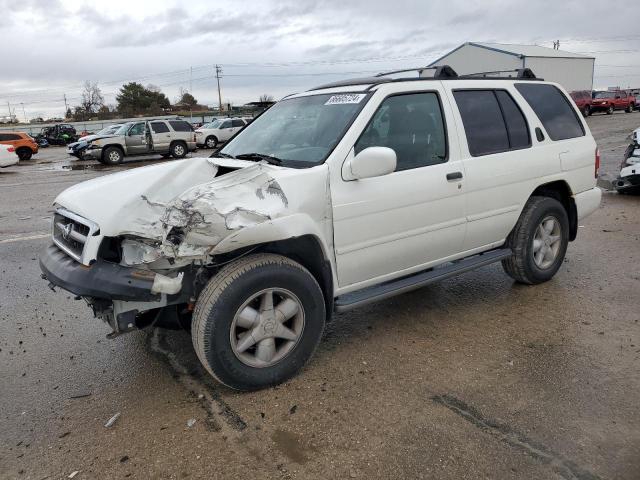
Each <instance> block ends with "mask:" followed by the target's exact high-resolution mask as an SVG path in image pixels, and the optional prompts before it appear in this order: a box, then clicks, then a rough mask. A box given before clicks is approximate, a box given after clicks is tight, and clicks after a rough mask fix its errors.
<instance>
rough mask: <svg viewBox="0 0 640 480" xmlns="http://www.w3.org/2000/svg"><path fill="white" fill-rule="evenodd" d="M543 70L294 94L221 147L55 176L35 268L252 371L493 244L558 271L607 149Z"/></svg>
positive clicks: (527, 269) (527, 264)
mask: <svg viewBox="0 0 640 480" xmlns="http://www.w3.org/2000/svg"><path fill="white" fill-rule="evenodd" d="M530 76H531V73H530V72H529V73H527V74H526V75H525V74H520V76H519V77H518V78H507V77H505V78H501V79H487V78H469V77H457V76H456V75H455V72H453V70H452V69H451V68H449V67H447V68H446V69H445V68H444V67H438V70H437V71H436V75H434V77H433V78H424V79H416V78H410V79H395V80H393V81H391V79H390V78H389V77H385V76H378V77H374V78H371V79H355V80H350V81H343V82H336V83H333V84H329V85H323V86H320V87H317V88H315V89H312V90H309V91H306V92H303V93H298V94H294V95H291V96H289V97H286V98H285V99H284V100H282V101H280V102H278V103H276V104H275V105H274V106H273V107H271V108H270V109H269V110H267V111H266V112H265V113H263V114H262V115H261V116H259V117H258V118H256V119H255V120H254V121H253V122H252V123H251V124H250V125H248V126H247V127H246V128H245V129H243V130H242V131H241V132H240V133H238V134H237V135H236V136H235V137H233V139H232V140H231V141H229V142H228V143H227V144H226V145H225V146H224V148H222V149H221V150H220V151H219V152H215V153H214V154H213V155H212V157H211V158H192V159H189V160H188V161H186V160H185V161H177V162H168V163H164V164H160V165H154V166H151V167H147V168H141V169H135V170H129V171H126V172H121V173H117V174H114V175H110V176H103V177H100V178H96V179H93V180H90V181H88V182H84V183H81V184H78V185H75V186H73V187H71V188H69V189H67V190H65V191H64V192H62V193H61V194H60V195H59V196H58V197H57V198H56V199H55V213H54V219H53V226H54V228H53V244H52V245H51V246H49V247H48V248H47V250H46V251H45V252H44V253H43V254H42V256H41V257H40V267H41V269H42V271H43V273H44V276H45V278H47V279H48V280H49V282H50V283H51V284H52V285H58V286H60V287H61V288H63V289H65V290H68V291H70V292H72V293H73V294H74V295H77V296H80V297H83V298H84V299H85V300H86V301H87V302H88V303H89V304H90V305H91V306H92V308H93V312H94V313H95V314H96V315H97V316H98V317H99V318H101V319H103V320H104V321H106V322H107V323H108V325H109V326H110V327H111V328H112V329H113V334H112V335H119V334H122V333H124V332H128V331H132V330H135V329H138V328H144V327H146V326H149V325H154V326H166V327H170V326H173V327H174V328H180V326H181V325H184V326H187V327H188V326H189V325H190V328H191V335H192V339H193V345H194V348H195V351H196V353H197V355H198V358H199V359H200V361H201V362H202V364H203V365H204V367H205V368H206V370H207V371H208V372H209V373H210V374H211V375H213V376H214V377H215V378H217V379H218V380H219V381H220V382H222V383H224V384H226V385H228V386H230V387H231V388H235V389H239V390H252V389H258V388H263V387H267V386H271V385H274V384H277V383H280V382H283V381H285V380H287V379H288V378H290V377H292V376H293V375H294V374H295V373H296V372H297V371H298V370H299V369H300V368H301V367H302V366H303V365H304V364H305V363H306V362H307V360H309V358H310V357H311V355H312V353H313V351H314V350H315V348H316V346H317V345H318V343H319V342H320V339H321V337H322V332H323V330H324V327H325V323H326V322H327V321H328V320H329V319H330V317H331V314H332V312H333V311H338V312H342V311H347V310H349V309H352V308H355V307H358V306H361V305H365V304H367V303H370V302H374V301H378V300H382V299H385V298H388V297H390V296H392V295H396V294H400V293H404V292H407V291H410V290H413V289H416V288H419V287H421V286H424V285H426V284H429V283H432V282H435V281H438V280H441V279H444V278H449V277H452V276H454V275H458V274H462V273H464V272H468V271H469V270H472V269H475V268H478V267H481V266H484V265H488V264H491V263H494V262H502V266H503V268H504V270H505V271H506V273H507V274H508V275H510V276H511V277H512V278H513V279H515V280H516V281H517V282H520V283H524V284H538V283H542V282H546V281H548V280H550V279H551V278H553V276H554V275H555V274H556V272H557V271H558V269H560V268H561V266H562V265H563V259H564V257H565V253H566V251H567V246H568V243H569V242H570V241H572V240H575V238H576V236H577V233H578V225H579V224H582V223H583V219H584V217H586V216H587V215H589V214H591V213H592V212H593V211H595V210H596V209H597V208H598V206H599V204H600V199H601V192H600V190H599V189H598V188H596V186H595V183H596V178H597V176H598V168H599V162H600V157H599V154H598V150H597V147H596V143H595V141H594V139H593V137H592V136H591V133H590V132H589V127H588V126H587V124H586V121H585V120H584V119H583V118H582V116H581V115H580V112H579V111H578V109H577V108H576V106H575V104H574V103H573V102H572V101H571V100H570V99H569V96H568V94H567V93H566V92H565V91H564V90H563V89H562V87H561V86H560V85H558V84H555V83H549V82H544V81H541V80H537V79H535V78H534V79H530V78H529V77H530ZM300 124H304V128H298V126H299V125H300ZM292 127H295V128H292ZM573 261H578V262H579V261H581V260H580V258H575V259H574V260H573ZM524 323H525V322H523V328H524V327H526V325H525V324H524Z"/></svg>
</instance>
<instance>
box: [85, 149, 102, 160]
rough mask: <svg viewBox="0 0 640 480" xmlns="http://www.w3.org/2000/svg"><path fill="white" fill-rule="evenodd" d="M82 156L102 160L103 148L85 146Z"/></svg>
mask: <svg viewBox="0 0 640 480" xmlns="http://www.w3.org/2000/svg"><path fill="white" fill-rule="evenodd" d="M82 158H85V159H87V158H89V159H92V160H100V159H101V158H102V148H85V150H84V152H82Z"/></svg>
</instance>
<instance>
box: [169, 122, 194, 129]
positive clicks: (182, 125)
mask: <svg viewBox="0 0 640 480" xmlns="http://www.w3.org/2000/svg"><path fill="white" fill-rule="evenodd" d="M169 125H171V128H173V130H174V131H176V132H193V127H192V126H191V124H190V123H189V122H185V121H182V120H170V121H169Z"/></svg>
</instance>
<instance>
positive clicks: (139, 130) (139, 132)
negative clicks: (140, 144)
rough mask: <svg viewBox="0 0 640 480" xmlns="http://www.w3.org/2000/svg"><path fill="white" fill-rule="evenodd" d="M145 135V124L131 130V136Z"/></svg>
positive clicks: (137, 124) (139, 124) (136, 125)
mask: <svg viewBox="0 0 640 480" xmlns="http://www.w3.org/2000/svg"><path fill="white" fill-rule="evenodd" d="M143 134H144V123H136V124H135V125H134V126H133V127H131V128H130V129H129V135H143Z"/></svg>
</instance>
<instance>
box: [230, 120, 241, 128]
mask: <svg viewBox="0 0 640 480" xmlns="http://www.w3.org/2000/svg"><path fill="white" fill-rule="evenodd" d="M231 126H232V127H234V128H235V127H244V122H243V121H242V120H232V121H231Z"/></svg>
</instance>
